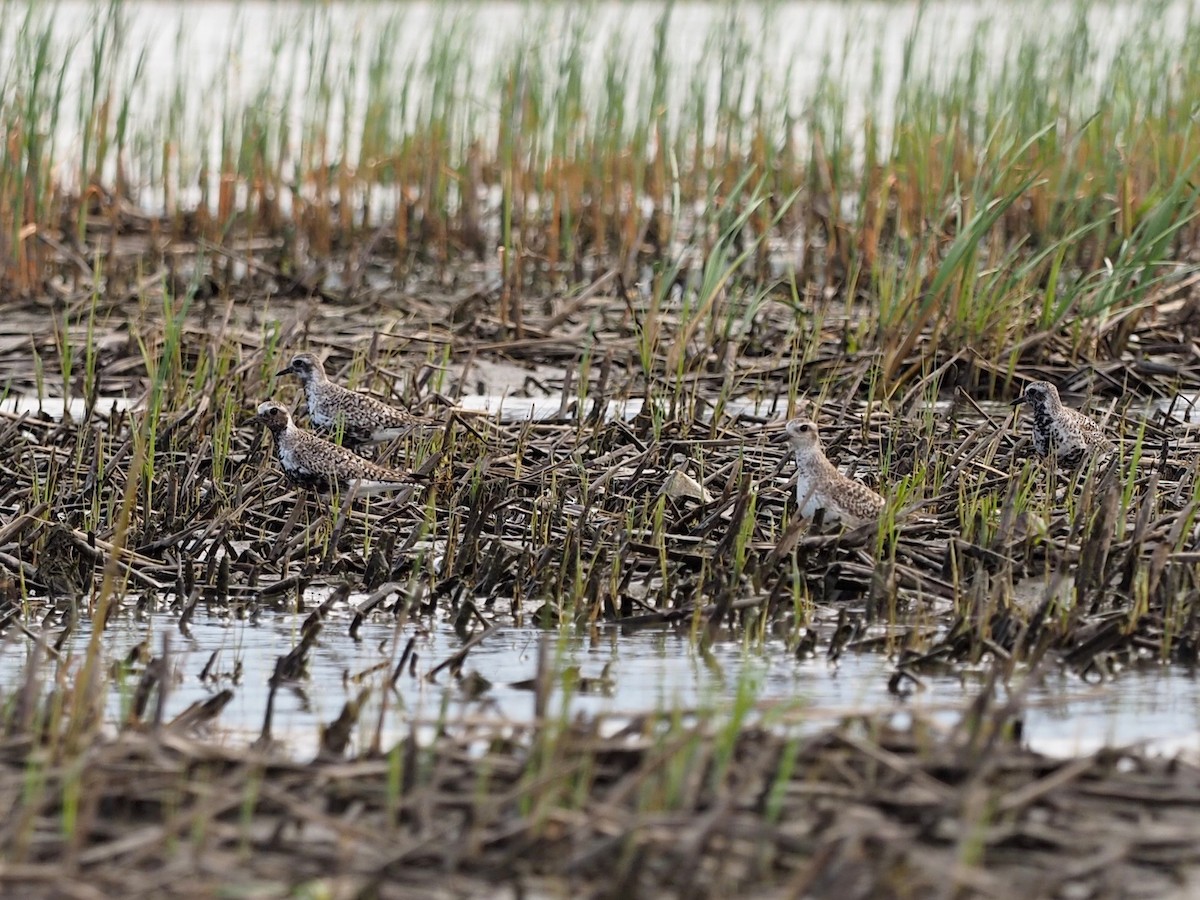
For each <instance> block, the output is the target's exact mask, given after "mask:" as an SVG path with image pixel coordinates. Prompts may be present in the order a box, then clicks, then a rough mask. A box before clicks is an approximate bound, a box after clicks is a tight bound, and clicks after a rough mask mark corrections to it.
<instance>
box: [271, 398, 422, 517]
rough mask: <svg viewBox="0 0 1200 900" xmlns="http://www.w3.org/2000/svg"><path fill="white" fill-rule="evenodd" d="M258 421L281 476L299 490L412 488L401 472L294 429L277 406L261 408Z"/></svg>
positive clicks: (362, 491) (288, 416) (358, 491)
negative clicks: (266, 434) (268, 437)
mask: <svg viewBox="0 0 1200 900" xmlns="http://www.w3.org/2000/svg"><path fill="white" fill-rule="evenodd" d="M258 420H259V421H260V422H262V423H263V424H264V425H265V426H266V427H267V428H268V429H270V431H271V436H272V437H273V438H274V439H275V456H276V458H277V459H278V460H279V464H280V465H281V466H282V467H283V472H284V474H285V475H287V477H288V479H289V480H290V481H291V482H292V483H294V484H297V485H300V486H301V487H309V488H315V489H316V490H318V491H320V492H321V493H323V494H327V493H330V492H331V491H332V490H333V488H334V487H338V488H342V489H347V490H353V491H354V493H355V494H358V495H363V494H379V493H386V492H388V491H398V490H400V489H402V488H404V487H407V486H408V485H410V484H412V478H410V477H409V476H408V475H405V474H404V473H403V472H397V471H395V470H393V469H389V468H387V467H385V466H381V465H378V464H376V463H373V462H371V461H370V460H367V459H363V458H362V457H361V456H358V455H356V454H355V453H354V452H353V451H351V450H347V449H346V448H345V447H339V446H338V445H337V444H334V443H331V442H330V441H327V440H325V439H323V438H321V437H318V436H317V435H315V434H313V433H312V432H311V431H304V430H303V429H301V428H298V427H296V424H295V423H294V422H293V421H292V417H291V414H290V413H288V411H287V410H286V409H284V408H283V407H282V406H280V405H279V404H278V403H271V402H267V403H263V404H261V405H260V406H259V407H258Z"/></svg>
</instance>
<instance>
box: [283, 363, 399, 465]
mask: <svg viewBox="0 0 1200 900" xmlns="http://www.w3.org/2000/svg"><path fill="white" fill-rule="evenodd" d="M278 374H279V375H281V376H282V375H295V376H296V377H297V378H299V379H300V383H301V384H302V385H304V396H305V398H306V399H307V401H308V416H309V418H310V419H312V423H313V425H314V426H316V427H317V428H322V429H325V430H328V431H333V432H337V431H340V432H341V433H342V439H343V441H344V442H345V443H347V444H351V445H357V444H379V443H382V442H384V441H390V440H392V439H393V438H397V437H400V436H401V435H402V434H405V433H407V432H408V431H409V430H410V429H411V428H412V427H413V426H414V425H418V424H420V420H419V419H418V418H416V417H415V416H413V415H412V413H410V412H408V411H407V410H403V409H397V408H396V407H394V406H389V405H388V404H386V403H384V402H383V401H382V400H379V399H377V398H375V397H371V396H369V395H368V394H360V393H359V392H358V391H352V390H350V389H349V388H344V387H342V386H341V385H340V384H334V383H333V382H332V381H330V380H329V376H328V375H326V374H325V367H324V366H323V365H321V361H320V360H319V359H317V358H316V357H315V356H314V355H313V354H311V353H298V354H296V356H294V357H293V358H292V361H291V363H290V364H289V365H288V367H287V368H286V369H283V370H282V371H280V372H279V373H278Z"/></svg>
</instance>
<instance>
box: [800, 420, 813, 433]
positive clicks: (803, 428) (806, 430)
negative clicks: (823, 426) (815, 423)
mask: <svg viewBox="0 0 1200 900" xmlns="http://www.w3.org/2000/svg"><path fill="white" fill-rule="evenodd" d="M810 431H812V429H811V428H810V427H809V426H808V424H807V423H805V424H804V425H801V426H800V432H801V433H802V434H808V433H809V432H810Z"/></svg>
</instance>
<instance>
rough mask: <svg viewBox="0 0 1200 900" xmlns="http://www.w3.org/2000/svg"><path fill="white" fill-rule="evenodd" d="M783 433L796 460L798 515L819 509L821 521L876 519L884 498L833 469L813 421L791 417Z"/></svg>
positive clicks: (851, 523) (850, 522) (858, 522)
mask: <svg viewBox="0 0 1200 900" xmlns="http://www.w3.org/2000/svg"><path fill="white" fill-rule="evenodd" d="M787 436H788V443H789V444H790V445H791V447H792V455H793V456H794V457H795V459H796V475H797V477H796V502H797V503H798V504H799V506H800V515H802V516H804V517H805V518H806V519H811V518H812V517H813V516H815V515H816V514H817V511H818V510H822V509H823V510H825V521H827V522H830V523H838V522H841V523H844V524H846V525H849V526H854V525H861V524H863V523H865V522H870V521H873V520H875V519H878V518H879V516H880V514H881V513H882V512H883V507H884V503H885V501H884V499H883V498H882V497H880V496H879V495H878V494H877V493H875V492H874V491H873V490H871V489H870V488H869V487H867V486H866V485H865V484H861V483H859V482H857V481H855V480H854V479H853V478H847V477H846V476H845V475H843V474H842V473H841V472H839V471H838V470H837V468H836V467H835V466H834V464H833V463H831V462H830V461H829V458H828V457H826V456H825V450H824V449H823V448H822V447H821V436H820V434H818V432H817V426H816V423H814V422H813V421H812V420H811V419H807V418H803V417H801V418H798V419H792V420H791V421H790V422H788V423H787Z"/></svg>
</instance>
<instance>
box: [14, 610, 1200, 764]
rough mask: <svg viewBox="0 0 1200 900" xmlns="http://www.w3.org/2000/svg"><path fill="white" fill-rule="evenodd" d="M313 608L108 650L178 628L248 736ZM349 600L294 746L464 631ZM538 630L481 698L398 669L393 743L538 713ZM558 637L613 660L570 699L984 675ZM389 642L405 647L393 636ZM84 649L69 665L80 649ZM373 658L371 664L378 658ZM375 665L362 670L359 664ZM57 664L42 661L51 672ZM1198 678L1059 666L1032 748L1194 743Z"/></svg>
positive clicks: (130, 623) (485, 653)
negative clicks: (353, 623) (443, 728)
mask: <svg viewBox="0 0 1200 900" xmlns="http://www.w3.org/2000/svg"><path fill="white" fill-rule="evenodd" d="M303 620H304V616H303V615H290V614H280V613H274V612H269V613H263V614H262V615H261V616H260V618H259V620H258V621H257V622H254V623H252V622H246V621H237V620H228V619H225V618H223V617H221V616H217V615H209V614H208V613H206V612H204V611H203V609H198V610H197V614H196V617H195V620H194V621H193V623H192V625H191V629H190V630H191V637H190V638H187V637H184V636H183V635H182V634H181V633H180V632H179V630H178V628H177V626H176V623H177V615H176V614H169V613H161V614H153V615H151V616H150V617H149V618H148V619H146V620H144V621H135V620H134V619H133V618H132V617H127V616H125V617H122V616H118V617H117V618H116V620H115V621H114V622H113V623H112V624H111V625H110V628H109V632H108V635H107V638H106V641H105V654H106V661H107V662H113V661H117V660H121V659H123V658H124V657H125V656H126V654H127V653H128V652H129V649H130V648H131V647H132V646H134V645H135V644H137V643H138V642H140V641H143V640H147V639H149V641H150V647H151V649H152V651H153V652H154V653H155V654H157V653H159V652H161V647H162V636H163V635H164V634H169V635H170V645H171V654H172V661H173V668H174V670H175V683H174V684H173V685H172V688H171V692H170V694H169V700H168V708H167V718H168V719H169V718H171V717H172V716H174V715H177V714H178V713H179V712H181V711H182V710H183V709H185V708H186V707H187V706H188V705H190V704H191V703H193V702H196V701H202V700H205V699H207V698H209V697H210V696H212V695H213V694H214V693H215V692H216V691H218V690H220V689H221V688H223V687H229V688H231V689H232V690H233V692H234V699H233V701H232V702H231V703H230V704H229V705H228V706H227V707H226V708H225V710H224V711H223V712H222V714H221V716H220V718H219V719H218V722H217V724H218V727H219V729H220V730H221V731H223V732H225V733H227V734H228V735H229V737H228V740H229V742H230V743H233V744H239V743H242V744H244V743H248V742H249V741H250V740H252V739H253V738H254V737H255V736H257V734H258V733H259V730H260V729H261V726H262V722H263V716H264V712H265V709H266V702H267V693H268V687H267V685H268V681H269V679H270V676H271V673H272V671H273V669H274V666H275V661H276V659H277V658H278V657H279V656H280V655H282V654H285V653H287V652H288V651H289V650H290V649H291V648H292V647H294V646H295V645H296V643H297V642H298V640H299V636H300V626H301V623H302V622H303ZM348 627H349V616H348V615H347V614H346V613H345V611H341V612H340V614H338V613H335V614H334V615H333V616H332V617H331V618H330V619H328V620H327V623H326V626H325V628H324V629H323V631H322V632H321V636H320V639H319V641H318V644H317V646H316V647H315V648H314V650H313V652H312V654H311V657H310V660H309V667H308V678H307V679H305V680H304V681H303V682H301V683H298V684H297V685H295V686H285V687H283V688H281V689H280V691H279V692H278V694H277V696H276V704H275V714H274V718H273V723H272V734H273V736H274V737H276V738H278V739H280V740H284V741H286V742H288V743H289V744H290V745H291V747H292V748H293V749H294V751H295V752H296V753H297V754H298V755H301V756H303V755H306V754H309V753H311V752H312V751H313V750H315V747H316V740H317V726H318V725H321V724H328V723H329V722H331V721H333V720H334V719H335V718H336V717H337V715H338V714H339V712H340V711H341V709H342V706H343V704H344V703H345V702H346V701H347V700H349V699H351V698H352V697H354V696H356V695H357V694H358V692H359V691H360V690H361V688H362V686H363V685H371V686H372V687H373V688H374V689H375V690H373V692H372V700H371V702H370V703H368V706H367V711H366V712H365V713H364V715H363V716H362V717H361V719H360V724H359V727H358V729H357V730H356V731H355V740H356V742H357V746H358V747H359V748H361V747H364V746H366V745H367V744H368V743H369V740H370V735H371V733H372V732H373V730H374V728H375V726H376V723H377V720H378V715H379V710H380V707H379V698H380V697H381V696H382V694H383V692H382V691H381V690H379V688H380V686H381V685H382V684H383V683H384V682H385V681H386V679H387V678H388V677H389V676H390V672H391V671H392V670H394V668H395V665H396V661H397V660H398V658H399V653H400V651H401V650H403V648H404V646H405V644H406V643H407V642H408V640H409V638H410V637H413V636H414V635H415V636H416V641H415V644H414V649H415V652H416V654H417V663H416V671H417V673H418V674H419V675H424V674H426V673H428V672H429V671H430V670H431V669H432V668H434V666H436V665H437V664H438V663H440V662H441V661H442V660H444V659H445V658H446V657H448V656H450V655H451V654H453V653H454V652H456V651H457V650H458V649H459V648H460V647H461V646H462V644H461V641H460V640H459V639H458V637H457V636H456V635H455V634H454V631H453V629H452V628H451V626H450V625H449V624H448V623H444V622H442V621H441V620H440V619H439V620H438V622H436V623H434V622H432V621H431V620H429V619H428V618H425V619H422V620H420V621H419V622H416V623H413V622H409V623H408V624H406V625H405V626H404V627H403V628H402V630H401V632H400V635H399V638H398V639H397V640H396V641H395V642H393V640H392V638H393V635H394V633H395V629H394V626H393V624H392V623H391V621H390V620H388V619H386V618H385V619H378V618H377V619H374V620H372V621H369V622H366V623H364V624H363V626H362V628H361V631H360V638H361V640H359V641H357V642H356V641H353V640H352V639H351V638H350V637H349V635H348ZM542 635H543V632H541V631H539V630H538V629H535V628H508V627H503V626H502V627H501V628H500V629H499V630H498V631H497V632H496V633H495V634H494V635H492V636H491V637H489V638H487V639H486V640H485V641H484V642H483V643H482V644H480V645H479V646H477V647H476V648H475V649H473V650H472V651H471V653H470V655H469V656H468V658H467V662H466V664H465V666H464V668H463V671H464V674H470V673H476V674H478V675H480V676H482V677H484V678H486V679H487V680H488V681H490V682H491V683H492V687H491V688H490V689H489V690H488V691H486V692H484V693H483V695H482V696H481V697H480V698H479V699H475V700H471V699H468V698H467V697H466V696H465V692H464V691H463V689H462V687H461V685H460V684H459V683H457V682H456V681H455V679H454V678H452V677H451V676H450V675H449V674H448V673H447V672H445V671H443V672H442V673H440V674H439V675H438V677H437V678H436V680H434V681H430V680H427V679H425V678H422V677H413V676H412V675H410V674H409V672H408V670H407V669H406V671H405V673H404V674H403V675H402V676H401V677H400V678H399V679H398V680H397V683H396V684H397V688H398V691H399V693H398V694H389V699H388V705H389V709H388V711H387V713H386V715H385V717H384V728H383V732H382V734H383V745H384V746H389V745H390V744H391V743H394V742H395V740H397V739H398V738H400V737H402V736H403V735H404V734H405V733H406V732H407V728H408V723H409V722H410V721H411V720H412V719H414V718H415V719H418V720H422V721H426V722H428V721H430V720H434V719H437V718H438V717H439V715H441V714H444V715H445V717H446V718H447V720H448V721H450V722H454V721H455V720H456V719H460V718H469V719H472V720H481V719H492V720H504V721H512V722H524V721H528V720H529V719H530V717H531V716H532V715H533V703H534V694H533V692H532V691H530V690H524V689H520V688H518V687H515V686H514V685H515V684H516V683H518V682H521V681H526V680H530V679H533V678H534V676H535V675H536V672H537V659H538V646H539V642H540V641H541V639H542ZM552 640H553V641H555V642H556V643H555V644H553V645H552V647H553V648H554V649H553V652H555V653H558V654H559V655H560V658H559V661H558V663H557V668H559V669H561V668H563V667H565V666H568V665H574V666H578V667H579V669H580V672H581V674H582V675H583V676H585V677H587V678H599V677H600V676H601V674H602V672H603V671H604V667H605V665H606V664H609V670H608V677H609V678H610V679H611V689H610V690H609V691H607V692H600V691H594V692H588V693H576V694H574V695H573V696H572V697H571V699H570V703H569V710H568V712H569V715H571V716H576V715H588V716H592V715H598V714H613V715H623V714H630V715H632V714H637V713H640V712H651V711H656V710H661V709H664V708H675V707H683V708H695V707H700V708H707V707H712V706H717V707H722V706H726V705H727V704H728V703H729V702H730V701H732V699H733V697H734V696H735V695H736V694H737V692H738V689H739V684H740V683H741V679H748V680H749V681H750V684H751V685H752V692H753V695H754V696H755V697H756V699H757V700H758V701H759V703H760V706H761V707H762V708H770V709H773V710H776V711H783V712H786V720H787V721H788V722H789V723H791V724H792V725H793V726H796V723H799V726H798V727H799V728H800V730H802V731H812V730H816V729H819V728H820V727H823V726H828V725H832V724H834V723H835V722H837V721H838V719H839V718H840V717H842V716H845V715H850V714H854V713H863V712H876V713H884V712H888V711H893V712H897V713H900V712H904V711H908V710H912V711H916V712H919V713H923V714H925V715H927V716H929V717H931V718H932V719H933V720H934V721H936V722H938V723H940V724H942V725H945V726H950V725H953V724H954V723H955V722H956V721H957V719H958V712H957V710H958V709H960V708H961V707H962V706H963V705H964V704H965V703H966V702H968V701H969V700H970V699H971V698H972V697H973V696H974V695H975V692H976V691H977V690H978V689H979V685H980V684H981V683H982V681H983V678H982V676H981V675H980V674H979V673H978V672H968V673H967V674H966V675H965V676H964V677H963V678H960V677H957V676H955V677H945V676H937V677H928V678H925V679H924V690H921V691H919V692H917V693H915V694H913V695H911V696H908V697H904V698H898V697H894V696H892V695H890V694H889V693H888V691H887V683H888V678H889V676H890V674H891V673H892V671H893V665H892V663H891V662H890V661H889V660H888V659H887V658H886V657H885V656H883V655H881V654H874V653H870V654H868V653H861V654H859V653H847V654H845V655H843V657H842V658H841V659H840V660H839V661H838V663H837V664H831V663H830V662H829V661H828V660H827V659H826V658H825V657H824V655H819V656H817V657H815V658H810V659H804V660H797V659H796V658H795V657H794V655H793V654H792V653H791V652H790V651H789V650H788V649H787V648H786V647H785V646H784V644H783V642H782V641H770V642H767V643H766V644H765V645H763V646H758V647H750V648H745V649H744V648H743V647H742V645H741V644H740V643H739V642H736V641H717V642H715V643H714V644H713V645H712V649H711V655H710V656H709V657H707V658H706V656H705V655H704V654H702V653H700V652H699V651H698V650H697V649H696V648H695V646H694V644H693V643H692V642H691V641H690V640H689V639H688V637H687V636H686V635H682V634H677V633H675V632H674V631H671V630H668V629H647V630H642V631H637V632H632V633H624V634H622V633H619V631H618V630H617V629H613V628H601V629H598V630H597V631H595V632H594V633H593V634H592V635H591V636H586V635H585V636H582V637H573V638H569V639H566V640H563V641H559V639H558V637H557V633H554V634H553V635H552ZM86 642H87V631H86V629H85V628H80V629H79V630H78V631H77V632H76V634H75V635H74V636H73V637H72V638H71V640H70V641H69V642H68V645H67V647H66V648H64V649H65V650H72V649H73V650H74V651H75V652H82V649H83V648H84V647H85V646H86ZM28 647H29V644H28V642H27V641H26V640H25V639H24V638H10V639H9V641H8V642H7V643H6V644H5V645H4V652H3V654H0V686H2V687H4V688H6V689H11V688H12V687H13V686H14V685H15V684H17V683H19V681H20V678H21V672H22V670H23V666H24V662H25V660H26V659H27V657H28ZM393 647H395V651H394V652H393ZM214 650H220V651H221V652H220V657H219V659H218V661H217V663H216V664H215V665H214V666H213V667H212V670H213V672H215V673H217V675H216V678H215V679H213V680H211V681H210V682H208V683H204V682H201V681H200V680H199V674H200V672H201V670H202V669H203V668H204V666H205V663H206V662H208V660H209V657H210V655H211V654H212V652H213V651H214ZM236 660H240V661H241V664H242V672H241V676H240V680H239V683H236V684H235V683H233V682H232V681H231V678H230V673H232V671H233V669H234V664H235V661H236ZM77 664H78V663H77V662H76V663H75V664H74V665H77ZM377 667H378V670H377V671H371V670H373V669H376V668H377ZM362 673H367V674H366V675H365V677H363V678H362V679H361V681H356V680H355V676H359V675H362ZM47 674H48V673H47ZM139 674H140V669H139V670H137V671H135V673H134V674H133V675H132V676H131V677H130V678H129V679H128V680H127V681H126V683H125V686H124V687H123V688H121V687H120V686H119V685H118V684H117V682H115V681H114V682H113V684H114V689H113V691H112V693H111V697H110V704H109V715H110V717H111V719H112V720H113V721H114V722H115V721H116V720H117V718H118V717H119V715H120V713H121V710H122V706H123V704H125V703H128V699H129V697H130V696H131V695H132V691H133V686H134V685H135V684H136V680H137V678H138V676H139ZM1198 688H1200V681H1198V680H1197V679H1196V678H1195V677H1194V676H1193V675H1192V674H1190V673H1188V672H1187V671H1185V670H1183V669H1181V668H1178V667H1170V668H1168V667H1153V668H1150V669H1147V670H1142V671H1134V670H1130V671H1126V672H1124V673H1120V674H1119V675H1118V676H1117V677H1116V678H1114V679H1112V680H1110V681H1108V682H1105V683H1103V684H1099V685H1094V684H1088V683H1085V682H1084V681H1082V680H1081V679H1079V678H1078V677H1077V676H1074V675H1072V674H1070V673H1068V672H1063V671H1051V673H1050V674H1049V675H1048V676H1047V677H1045V678H1044V680H1043V682H1042V684H1041V685H1040V686H1039V687H1038V688H1036V689H1034V690H1032V691H1031V692H1030V695H1029V701H1030V702H1029V704H1028V706H1027V710H1026V713H1025V723H1024V725H1025V737H1026V740H1027V742H1028V743H1029V744H1030V745H1031V746H1032V747H1033V748H1034V749H1037V750H1040V751H1043V752H1047V753H1052V754H1056V755H1068V754H1074V753H1081V752H1083V753H1085V752H1090V751H1092V750H1095V749H1097V748H1099V747H1101V746H1106V745H1112V744H1120V745H1126V744H1130V743H1134V742H1145V743H1146V744H1147V746H1148V747H1149V748H1150V749H1151V750H1152V751H1154V752H1161V753H1166V754H1173V753H1176V752H1180V751H1186V752H1189V753H1190V754H1192V755H1195V754H1197V753H1200V689H1198ZM561 701H562V693H561V692H560V691H555V693H554V694H553V696H552V699H551V703H550V711H551V713H557V712H558V711H560V710H561V705H560V704H561Z"/></svg>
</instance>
